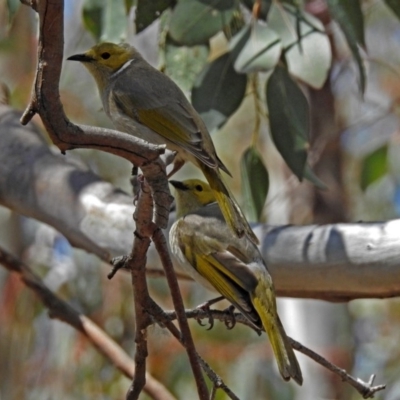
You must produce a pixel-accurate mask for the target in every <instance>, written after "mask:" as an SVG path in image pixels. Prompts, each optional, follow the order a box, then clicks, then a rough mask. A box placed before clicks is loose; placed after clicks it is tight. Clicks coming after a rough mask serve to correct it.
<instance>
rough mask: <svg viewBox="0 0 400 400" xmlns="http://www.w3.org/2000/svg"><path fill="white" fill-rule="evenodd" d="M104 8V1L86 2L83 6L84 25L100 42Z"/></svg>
mask: <svg viewBox="0 0 400 400" xmlns="http://www.w3.org/2000/svg"><path fill="white" fill-rule="evenodd" d="M104 7H105V1H104V0H84V2H83V5H82V19H83V25H84V27H85V28H86V29H87V30H88V31H89V32H90V33H91V34H92V35H93V36H94V37H95V39H96V40H100V35H101V31H102V24H103V8H104Z"/></svg>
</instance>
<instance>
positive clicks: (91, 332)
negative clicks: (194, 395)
mask: <svg viewBox="0 0 400 400" xmlns="http://www.w3.org/2000/svg"><path fill="white" fill-rule="evenodd" d="M0 264H2V265H3V266H4V267H5V268H6V269H7V270H9V271H10V272H13V273H17V274H19V275H20V276H21V279H22V281H23V282H24V284H25V285H26V286H28V287H29V288H30V289H31V290H32V291H33V292H34V293H35V295H36V296H37V297H38V298H39V299H40V301H41V302H42V303H43V305H44V306H45V307H47V309H48V310H49V315H50V317H51V318H55V319H58V320H60V321H62V322H65V323H66V324H68V325H70V326H71V327H73V328H75V329H76V330H77V331H79V332H81V333H82V334H83V335H85V336H86V338H87V339H88V340H89V341H90V342H91V343H92V344H93V345H94V346H95V347H96V348H97V350H98V351H99V352H100V353H101V354H103V355H104V356H105V357H106V358H107V359H108V360H110V362H111V363H113V364H114V365H115V366H116V367H117V368H118V369H119V370H120V371H121V372H122V373H123V374H124V375H125V376H126V377H127V378H129V379H132V378H133V376H134V375H135V364H134V362H133V360H132V359H131V358H130V357H129V355H128V354H127V353H126V352H125V351H124V350H123V349H122V348H121V347H120V346H119V345H118V344H117V343H116V342H115V341H114V340H112V339H111V338H110V337H109V336H108V335H107V334H106V333H105V332H104V331H103V330H102V329H101V328H100V327H99V326H98V325H96V324H95V323H94V322H93V321H92V320H90V319H89V318H87V317H86V316H84V315H83V314H80V313H78V312H77V311H76V310H74V309H73V308H72V307H71V306H70V305H69V304H67V303H66V302H65V301H63V300H61V299H60V298H59V297H57V296H56V295H55V294H54V293H53V292H52V291H51V290H50V289H49V288H47V286H45V285H44V283H43V281H42V280H41V279H40V278H39V277H38V276H37V275H36V274H35V273H34V272H33V271H32V270H31V269H30V267H29V266H27V265H26V264H24V263H22V262H21V261H20V260H19V259H17V258H16V257H14V256H12V255H11V254H9V253H8V252H6V251H5V250H4V249H2V248H1V247H0ZM144 391H145V392H146V393H147V394H148V395H149V396H150V397H151V398H153V399H154V400H173V399H174V396H173V395H172V394H171V393H170V392H169V391H168V390H167V389H166V388H165V386H164V385H162V384H161V383H160V382H159V381H157V380H156V379H155V378H153V377H152V376H151V375H150V374H148V373H147V374H146V385H145V387H144Z"/></svg>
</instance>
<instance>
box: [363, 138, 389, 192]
mask: <svg viewBox="0 0 400 400" xmlns="http://www.w3.org/2000/svg"><path fill="white" fill-rule="evenodd" d="M387 150H388V149H387V146H383V147H380V148H379V149H377V150H375V151H374V152H373V153H371V154H369V155H368V156H367V157H365V158H364V160H363V162H362V168H361V189H362V190H365V189H366V188H367V187H368V186H369V185H371V183H373V182H375V181H377V180H378V179H379V178H382V177H383V176H384V175H385V174H387V172H388V162H387Z"/></svg>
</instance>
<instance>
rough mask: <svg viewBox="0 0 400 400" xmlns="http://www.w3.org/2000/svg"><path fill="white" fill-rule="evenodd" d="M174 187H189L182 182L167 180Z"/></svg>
mask: <svg viewBox="0 0 400 400" xmlns="http://www.w3.org/2000/svg"><path fill="white" fill-rule="evenodd" d="M168 182H169V183H170V184H171V185H172V186H173V187H174V188H175V189H178V190H188V189H189V188H188V187H187V186H186V185H185V184H184V183H183V182H179V181H168Z"/></svg>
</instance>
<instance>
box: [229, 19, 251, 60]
mask: <svg viewBox="0 0 400 400" xmlns="http://www.w3.org/2000/svg"><path fill="white" fill-rule="evenodd" d="M250 33H251V26H250V24H248V25H245V26H244V27H243V28H242V29H241V30H240V31H239V32H238V33H237V34H236V35H235V36H234V37H233V38H232V39H231V40H230V42H229V51H230V52H231V57H232V60H236V59H237V57H238V55H239V54H240V52H241V51H242V49H243V47H244V46H245V44H246V43H247V41H248V40H249V37H250Z"/></svg>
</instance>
